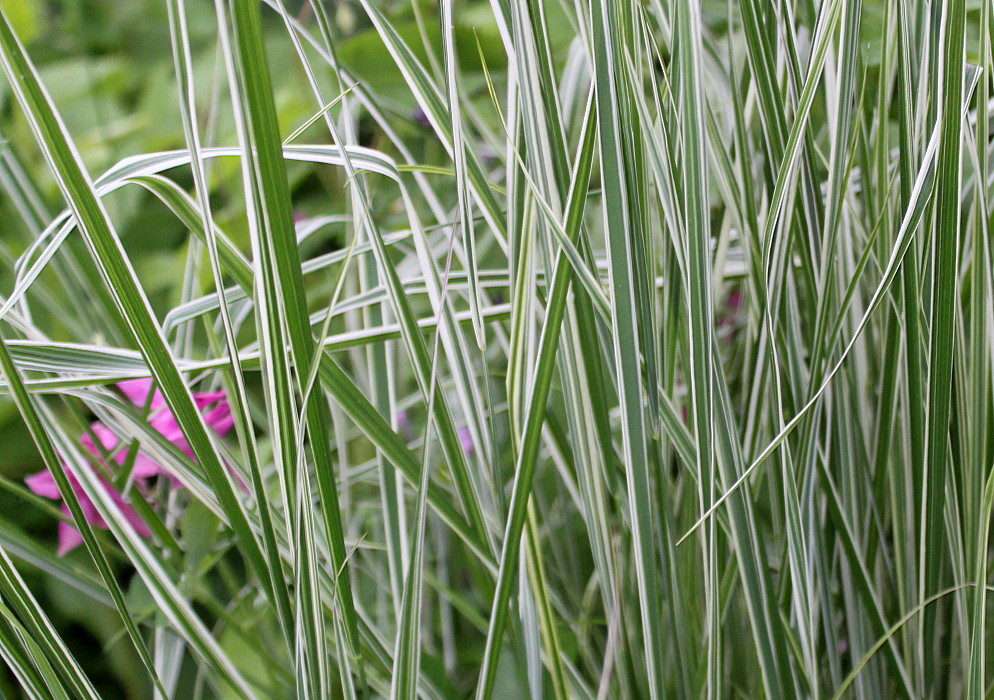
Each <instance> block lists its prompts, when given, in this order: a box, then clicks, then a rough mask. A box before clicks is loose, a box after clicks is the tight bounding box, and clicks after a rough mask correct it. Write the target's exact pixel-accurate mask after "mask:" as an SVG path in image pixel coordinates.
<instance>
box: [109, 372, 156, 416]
mask: <svg viewBox="0 0 994 700" xmlns="http://www.w3.org/2000/svg"><path fill="white" fill-rule="evenodd" d="M117 388H118V389H120V390H121V392H122V393H123V394H124V395H125V396H127V397H128V398H129V399H131V403H133V404H134V405H136V406H144V405H145V403H146V402H147V401H148V392H149V391H151V390H152V379H151V378H146V379H125V380H124V381H123V382H118V383H117ZM163 404H165V399H163V398H162V392H160V391H159V390H158V389H156V390H155V393H153V394H152V404H151V406H150V408H151V409H152V410H155V409H157V408H158V407H159V406H162V405H163Z"/></svg>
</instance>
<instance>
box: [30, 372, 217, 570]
mask: <svg viewBox="0 0 994 700" xmlns="http://www.w3.org/2000/svg"><path fill="white" fill-rule="evenodd" d="M117 386H118V388H119V389H120V390H121V391H122V393H124V395H125V396H127V397H128V398H129V399H130V400H131V402H132V403H134V404H135V405H136V406H139V407H145V406H146V405H147V406H148V408H149V416H148V422H149V425H151V426H152V427H153V428H155V430H157V431H158V432H159V433H161V434H162V435H163V436H165V438H166V439H167V440H169V441H170V442H171V443H173V444H174V445H176V446H177V447H178V448H179V449H180V450H182V451H183V452H184V453H185V454H186V455H187V456H188V457H190V458H191V459H192V458H193V450H192V449H190V444H189V443H188V442H187V441H186V437H185V436H184V435H183V432H182V431H181V430H180V428H179V425H178V424H177V422H176V418H175V417H174V416H173V414H172V411H170V410H169V407H168V406H166V402H165V399H163V397H162V394H161V393H160V392H159V390H158V389H156V390H155V391H154V392H153V393H152V396H151V399H150V398H149V392H150V391H152V380H151V379H129V380H127V381H124V382H120V383H119V384H118V385H117ZM193 399H194V401H195V402H196V404H197V407H198V408H199V409H200V411H201V412H202V413H203V415H204V421H205V422H206V423H207V425H208V426H210V427H211V428H212V429H213V430H214V432H216V433H217V434H218V435H219V436H221V437H224V436H225V435H226V434H227V433H228V431H230V430H231V428H232V426H233V425H234V419H233V418H232V415H231V407H230V406H229V404H228V401H227V399H226V398H225V393H224V392H223V391H215V392H209V393H194V394H193ZM90 430H91V432H92V435H91V434H90V433H84V434H83V435H82V436H80V439H79V441H80V443H81V444H82V445H83V447H84V448H85V449H86V450H87V451H88V452H89V453H90V454H92V455H94V456H95V457H97V458H98V459H102V456H103V454H108V455H110V457H111V459H112V460H113V461H115V462H117V463H118V464H119V465H123V464H124V462H125V460H126V459H127V456H128V447H127V445H121V444H120V442H121V441H120V439H119V438H118V437H117V435H115V434H114V432H113V431H112V430H111V429H110V428H108V427H107V426H105V425H104V424H103V423H99V422H97V423H93V424H92V425H91V426H90ZM94 437H95V438H96V439H97V440H98V441H99V442H100V447H99V448H98V447H97V444H96V443H95V442H94ZM63 468H65V467H64V465H63ZM157 474H164V475H166V476H168V477H170V479H172V478H173V476H172V474H170V473H169V472H168V471H167V470H166V468H165V467H163V466H162V465H161V464H159V463H158V462H156V461H155V460H153V459H152V458H151V457H149V456H148V455H147V454H145V453H144V452H142V451H140V450H139V452H138V454H137V455H136V456H135V460H134V467H133V470H132V476H133V478H134V480H135V484H136V486H137V487H138V488H139V489H144V488H145V487H146V486H147V485H148V480H149V479H150V478H152V477H154V476H156V475H157ZM67 476H68V477H69V483H70V484H71V485H72V489H73V491H74V492H75V494H76V498H77V500H78V501H79V504H80V506H81V507H82V509H83V515H84V516H85V517H86V519H87V521H89V522H90V523H91V524H92V525H94V526H95V527H99V528H102V529H105V530H106V529H107V523H106V522H105V521H104V519H103V518H101V517H100V514H99V513H98V512H97V509H96V506H95V505H94V504H93V501H91V500H90V498H89V497H88V496H87V495H86V493H85V492H84V491H83V488H82V486H81V485H80V484H79V482H78V481H77V480H76V478H75V477H74V476H73V475H72V472H68V470H67ZM98 478H99V479H100V482H101V483H102V484H103V486H104V488H105V489H107V493H108V494H109V495H110V497H111V500H113V502H114V504H115V505H116V506H117V508H118V509H119V510H120V511H121V514H122V515H123V516H124V518H125V520H127V521H128V522H129V523H130V524H131V526H132V527H133V528H134V529H135V532H137V533H138V534H139V535H142V536H145V537H147V536H148V535H150V534H151V532H150V531H149V529H148V525H147V524H146V523H145V522H144V521H143V520H142V519H141V517H139V515H138V513H136V512H135V510H134V508H132V507H131V506H129V505H128V504H127V503H125V502H124V499H123V498H122V496H121V494H120V493H118V491H117V489H115V488H114V487H113V486H112V485H111V484H110V482H108V481H107V480H106V479H105V478H104V477H103V476H100V477H98ZM25 483H26V484H27V486H28V488H29V489H31V490H32V491H34V492H35V493H36V494H38V495H39V496H42V497H44V498H51V499H52V500H57V501H62V502H63V503H62V512H63V513H64V514H65V515H69V508H68V507H67V506H66V504H65V498H63V496H62V494H60V493H59V488H58V485H57V484H56V482H55V478H54V477H53V476H52V474H51V473H50V472H49V471H48V470H45V471H41V472H38V473H37V474H32V475H31V476H29V477H27V478H26V479H25ZM174 483H175V481H174ZM82 542H83V536H82V535H81V534H80V532H79V530H77V529H76V528H75V527H73V526H72V525H71V524H69V523H68V522H65V521H63V522H60V523H59V548H58V553H59V555H60V556H61V555H63V554H65V553H66V552H69V551H71V550H73V549H75V548H76V547H78V546H79V545H80V544H81V543H82Z"/></svg>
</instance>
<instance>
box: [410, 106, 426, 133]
mask: <svg viewBox="0 0 994 700" xmlns="http://www.w3.org/2000/svg"><path fill="white" fill-rule="evenodd" d="M411 119H413V120H414V121H416V122H417V123H418V124H420V125H421V126H423V127H425V128H426V129H430V128H431V120H430V119H429V118H428V113H427V112H425V111H424V108H422V107H421V105H416V106H415V107H414V109H412V110H411Z"/></svg>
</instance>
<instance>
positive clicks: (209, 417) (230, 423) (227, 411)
mask: <svg viewBox="0 0 994 700" xmlns="http://www.w3.org/2000/svg"><path fill="white" fill-rule="evenodd" d="M204 420H205V421H206V422H207V425H209V426H210V427H211V428H212V429H213V430H214V432H215V433H217V434H218V436H219V437H224V436H225V435H227V434H228V432H229V431H230V430H231V428H232V427H234V425H235V418H234V416H232V415H231V406H230V405H229V404H228V402H227V401H218V402H217V405H216V406H215V407H214V408H212V409H211V410H209V411H208V412H207V413H205V414H204Z"/></svg>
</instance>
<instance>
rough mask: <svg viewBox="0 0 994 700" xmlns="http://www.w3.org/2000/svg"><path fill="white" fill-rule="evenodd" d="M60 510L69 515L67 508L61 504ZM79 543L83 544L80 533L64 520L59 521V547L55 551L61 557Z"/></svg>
mask: <svg viewBox="0 0 994 700" xmlns="http://www.w3.org/2000/svg"><path fill="white" fill-rule="evenodd" d="M62 512H63V513H64V514H66V515H69V509H68V508H66V507H65V506H64V505H63V506H62ZM81 544H83V535H82V533H81V532H80V531H79V530H77V529H76V528H75V527H73V526H72V525H70V524H69V523H67V522H65V521H64V520H63V521H61V522H59V547H58V549H57V550H56V553H57V554H58V555H59V556H60V557H61V556H63V555H65V554H67V553H69V552H71V551H72V550H74V549H76V547H78V546H80V545H81Z"/></svg>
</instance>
